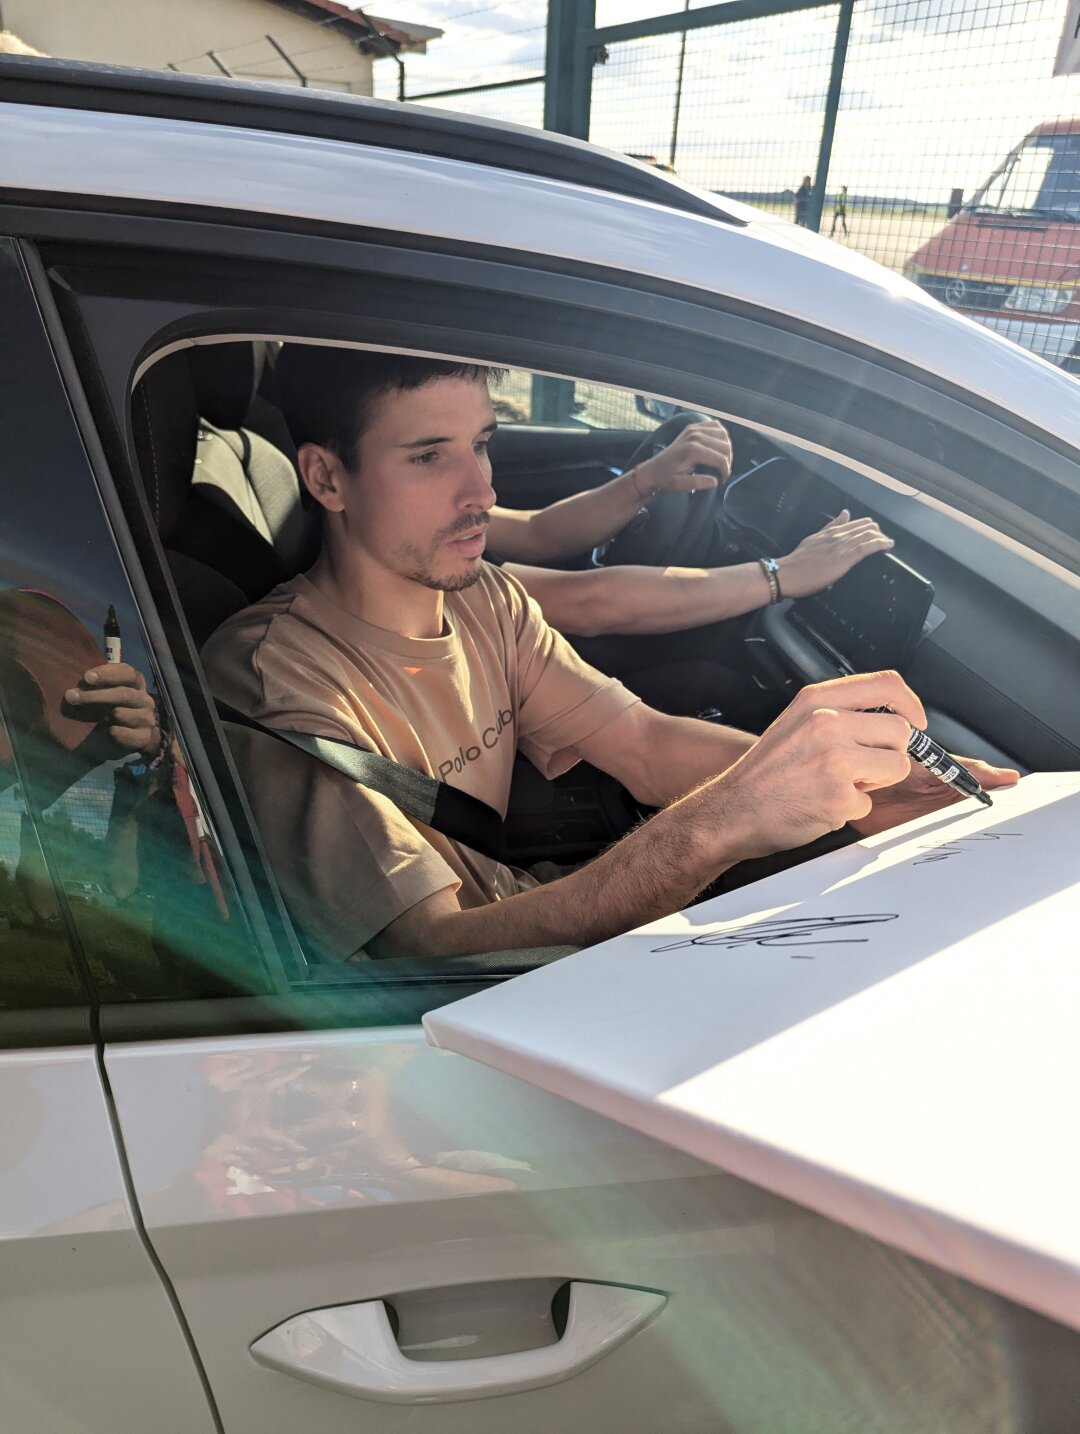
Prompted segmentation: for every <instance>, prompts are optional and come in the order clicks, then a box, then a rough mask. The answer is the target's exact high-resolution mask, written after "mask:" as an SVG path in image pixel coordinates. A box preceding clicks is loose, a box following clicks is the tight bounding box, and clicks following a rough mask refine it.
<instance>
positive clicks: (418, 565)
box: [398, 513, 490, 593]
mask: <svg viewBox="0 0 1080 1434" xmlns="http://www.w3.org/2000/svg"><path fill="white" fill-rule="evenodd" d="M489 522H490V519H489V518H488V515H487V514H486V513H484V514H481V515H479V516H477V517H468V518H467V519H465V520H464V521H462V520H460V519H459V520H458V522H456V523H451V525H450V526H449V527H448V528H442V529H440V530H439V532H437V533H436V534H435V537H434V538H433V539H432V541H431V546H430V547H429V549H428V551H427V552H426V553H424V552H421V551H420V549H419V548H418V547H416V546H414V545H413V544H412V543H406V544H405V546H404V547H403V548H400V549H399V550H398V558H399V560H400V562H401V564H402V568H401V572H402V576H403V577H406V578H408V579H409V580H410V581H411V582H414V583H419V584H420V586H421V587H425V588H431V589H432V590H433V591H434V592H441V593H460V592H464V591H465V589H466V588H471V587H472V586H473V585H474V584H475V583H478V582H479V581H480V574H481V571H482V560H481V559H480V558H470V559H467V560H466V561H467V562H469V563H470V564H471V566H470V567H468V568H466V569H465V571H464V572H459V573H439V572H437V571H436V569H435V558H436V555H437V554H438V552H439V550H440V549H441V547H442V545H443V544H444V543H445V542H446V541H447V540H448V539H450V538H454V537H456V536H457V535H458V534H459V533H467V532H469V531H470V529H472V528H486V527H487V525H488V523H489Z"/></svg>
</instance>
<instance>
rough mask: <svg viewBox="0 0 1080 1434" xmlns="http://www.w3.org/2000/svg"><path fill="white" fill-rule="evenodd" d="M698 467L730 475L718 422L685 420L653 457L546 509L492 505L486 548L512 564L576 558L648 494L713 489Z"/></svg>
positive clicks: (621, 521) (728, 457)
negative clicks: (682, 427)
mask: <svg viewBox="0 0 1080 1434" xmlns="http://www.w3.org/2000/svg"><path fill="white" fill-rule="evenodd" d="M701 467H706V468H715V469H716V470H717V472H718V473H719V474H720V481H721V482H726V481H727V479H728V478H729V477H730V475H731V439H730V438H729V437H728V432H727V429H726V428H725V427H724V425H723V424H722V423H718V422H708V423H692V424H688V425H687V427H686V428H684V429H683V431H682V432H681V433H680V434H679V436H678V437H677V438H676V439H675V440H674V441H673V442H672V443H670V444H669V445H668V446H667V448H665V449H663V450H662V452H660V453H657V454H656V455H655V456H654V457H652V458H648V459H646V460H645V461H644V462H642V463H638V464H636V465H635V467H633V468H631V469H629V470H628V471H627V472H626V473H622V474H620V475H619V477H618V478H613V479H612V480H611V482H610V483H605V484H603V485H602V487H600V488H590V489H587V490H586V491H585V492H582V493H574V494H573V495H572V496H571V497H569V498H562V499H560V501H559V502H558V503H552V504H551V505H550V507H547V508H536V509H532V510H528V511H526V510H520V511H519V510H517V509H513V508H500V507H494V508H492V509H491V513H490V517H491V526H490V528H489V530H488V546H489V547H490V549H491V551H492V552H493V553H494V554H495V556H496V557H498V558H503V559H506V560H507V561H509V562H517V563H553V562H561V561H564V560H566V559H568V558H572V557H576V556H577V555H578V554H579V553H586V552H588V551H589V550H590V548H595V547H596V545H597V544H598V543H602V542H604V541H605V540H606V539H607V538H610V537H611V536H612V534H614V533H617V532H618V531H619V530H620V529H621V528H625V527H626V525H627V523H629V521H630V519H631V518H632V517H633V516H634V514H635V513H636V512H637V510H638V509H639V508H640V507H641V505H642V504H643V503H644V502H646V500H647V499H648V498H650V497H651V496H652V494H654V493H659V492H669V493H688V492H690V491H691V490H692V489H695V488H711V487H714V486H715V484H716V481H717V480H716V479H715V478H713V477H711V476H708V475H706V474H703V473H700V472H695V470H696V469H698V468H701Z"/></svg>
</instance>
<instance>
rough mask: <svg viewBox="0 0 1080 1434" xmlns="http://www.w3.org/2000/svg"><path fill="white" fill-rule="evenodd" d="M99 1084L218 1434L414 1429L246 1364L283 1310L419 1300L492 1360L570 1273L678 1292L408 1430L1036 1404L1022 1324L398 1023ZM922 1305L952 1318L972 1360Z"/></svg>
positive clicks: (476, 1432)
mask: <svg viewBox="0 0 1080 1434" xmlns="http://www.w3.org/2000/svg"><path fill="white" fill-rule="evenodd" d="M107 1067H108V1070H109V1075H110V1080H111V1083H112V1087H113V1090H114V1092H115V1098H116V1102H117V1109H118V1114H119V1119H120V1125H121V1129H122V1131H123V1136H124V1141H125V1145H126V1148H127V1149H128V1150H129V1152H130V1155H131V1162H132V1175H133V1181H134V1186H135V1189H136V1192H137V1195H138V1199H139V1203H140V1206H141V1208H142V1210H143V1214H144V1218H145V1220H146V1226H147V1230H148V1233H149V1236H150V1238H151V1240H152V1241H153V1243H154V1246H155V1249H156V1250H157V1253H158V1255H159V1257H160V1258H161V1260H162V1263H163V1264H164V1266H165V1268H166V1270H167V1271H168V1273H169V1275H170V1277H171V1279H172V1281H173V1283H174V1284H175V1287H176V1290H177V1294H178V1296H179V1298H180V1300H181V1302H182V1304H183V1307H184V1309H185V1312H186V1314H187V1316H188V1318H189V1320H190V1322H191V1328H192V1333H193V1336H194V1338H195V1340H196V1342H197V1344H198V1347H199V1348H200V1351H201V1352H202V1354H203V1357H204V1359H205V1362H206V1368H207V1375H208V1378H209V1380H210V1383H211V1386H212V1388H213V1390H214V1393H215V1395H216V1398H217V1401H218V1405H219V1407H220V1410H221V1414H222V1419H223V1422H224V1425H225V1428H226V1430H228V1431H231V1432H232V1434H257V1431H265V1430H267V1429H275V1430H276V1429H289V1428H295V1427H297V1426H298V1425H301V1426H303V1425H308V1426H311V1427H316V1428H318V1429H319V1430H320V1431H321V1434H338V1431H342V1434H344V1431H346V1430H348V1431H353V1430H355V1429H356V1428H358V1427H362V1428H363V1429H364V1430H365V1434H380V1431H383V1430H386V1431H389V1430H398V1429H400V1428H402V1427H404V1426H403V1424H402V1419H403V1418H405V1417H406V1416H405V1413H404V1411H403V1410H402V1408H401V1405H400V1404H397V1403H391V1404H386V1403H382V1402H378V1401H376V1400H373V1399H370V1398H361V1397H357V1396H353V1395H349V1394H346V1393H342V1392H338V1391H336V1390H332V1389H328V1388H320V1387H316V1386H315V1385H313V1384H311V1383H309V1382H308V1381H307V1380H306V1379H304V1378H303V1377H291V1376H290V1375H287V1374H284V1373H281V1372H278V1371H276V1370H272V1369H267V1368H264V1367H262V1366H261V1365H260V1364H258V1363H256V1361H255V1359H254V1357H253V1356H252V1355H251V1354H250V1353H249V1346H250V1345H251V1344H252V1343H253V1342H254V1341H255V1340H256V1339H258V1338H260V1337H261V1336H262V1335H264V1334H265V1333H266V1332H267V1331H269V1330H271V1329H273V1328H275V1327H276V1326H278V1325H279V1324H281V1323H282V1322H284V1321H287V1320H290V1319H292V1318H293V1316H295V1315H298V1314H301V1313H302V1312H306V1311H308V1310H313V1309H325V1308H328V1307H332V1306H340V1305H355V1304H359V1303H363V1302H367V1301H372V1300H380V1299H384V1298H385V1299H387V1300H389V1301H390V1302H391V1303H392V1304H393V1305H394V1306H395V1308H400V1309H401V1310H403V1311H404V1310H405V1309H406V1308H407V1302H408V1298H409V1296H410V1295H411V1296H412V1297H413V1298H414V1299H416V1298H417V1297H418V1296H419V1295H422V1294H424V1293H425V1292H433V1291H436V1292H438V1293H439V1295H440V1299H439V1319H438V1325H437V1329H438V1334H439V1337H440V1347H441V1349H442V1351H443V1352H444V1357H445V1350H446V1348H447V1346H449V1347H450V1348H451V1350H452V1349H453V1347H454V1346H455V1345H456V1346H457V1347H458V1348H460V1349H461V1350H462V1352H463V1353H465V1354H467V1355H469V1356H471V1357H478V1356H485V1355H486V1356H489V1357H490V1356H492V1355H493V1354H494V1355H497V1354H498V1353H504V1352H506V1351H507V1349H514V1348H521V1347H522V1346H523V1344H525V1342H526V1341H528V1340H529V1338H530V1337H529V1335H528V1334H527V1333H526V1332H524V1328H521V1329H519V1328H513V1329H508V1328H507V1327H506V1325H507V1321H508V1320H509V1321H512V1320H513V1310H514V1301H513V1293H514V1291H515V1290H520V1291H521V1292H522V1299H521V1301H520V1303H521V1304H522V1305H523V1306H524V1304H525V1301H526V1297H527V1292H528V1289H529V1287H530V1285H534V1284H539V1285H541V1286H543V1285H544V1282H550V1283H551V1284H557V1283H561V1282H562V1281H564V1280H573V1279H576V1280H582V1281H591V1282H601V1283H608V1284H621V1285H626V1286H629V1287H630V1288H632V1289H633V1288H637V1289H650V1290H659V1291H661V1292H664V1293H667V1294H668V1296H669V1298H668V1300H667V1303H666V1305H665V1307H664V1309H663V1311H662V1312H661V1313H660V1315H659V1316H658V1317H657V1318H655V1319H654V1320H653V1321H652V1322H651V1323H650V1324H649V1325H648V1326H647V1327H646V1328H644V1329H642V1330H639V1331H638V1332H637V1333H636V1334H634V1335H633V1336H632V1337H631V1338H630V1339H629V1340H628V1341H627V1342H626V1343H625V1344H623V1345H622V1346H620V1347H619V1348H618V1349H615V1350H613V1351H612V1352H610V1353H609V1354H607V1355H606V1356H605V1357H603V1358H601V1359H600V1360H599V1361H598V1362H597V1363H595V1364H594V1365H592V1367H591V1368H588V1369H585V1370H583V1371H582V1372H581V1373H579V1374H577V1375H576V1376H575V1377H574V1378H572V1379H570V1380H567V1381H565V1382H562V1383H558V1384H555V1385H552V1386H550V1387H547V1388H543V1389H536V1390H530V1391H525V1392H521V1393H517V1394H514V1395H513V1396H505V1397H502V1398H499V1397H496V1398H485V1399H479V1400H468V1401H466V1402H463V1403H459V1402H437V1403H430V1404H427V1405H419V1404H417V1405H415V1406H414V1407H413V1408H412V1410H411V1411H410V1412H409V1414H408V1420H409V1422H408V1427H409V1428H410V1429H415V1430H418V1431H420V1430H431V1431H438V1434H504V1431H505V1430H506V1429H507V1428H513V1429H514V1430H515V1432H516V1431H529V1434H532V1431H536V1434H540V1431H542V1430H545V1429H550V1428H552V1427H557V1428H559V1429H561V1430H564V1431H567V1434H587V1431H591V1430H593V1429H594V1428H595V1427H596V1424H597V1421H598V1420H599V1421H600V1422H602V1423H606V1424H608V1425H610V1426H611V1427H618V1429H619V1430H620V1431H625V1434H655V1431H656V1430H658V1429H664V1430H673V1431H674V1430H683V1429H686V1430H704V1429H708V1430H709V1431H710V1434H711V1431H727V1430H747V1431H749V1430H761V1431H764V1430H769V1431H770V1434H773V1431H778V1430H783V1429H791V1430H792V1431H793V1434H794V1431H795V1430H804V1429H810V1428H814V1429H830V1430H831V1429H838V1428H846V1427H852V1428H865V1427H874V1426H875V1423H876V1425H877V1427H881V1428H883V1429H894V1428H895V1429H903V1430H905V1431H912V1430H926V1431H927V1434H929V1431H930V1430H931V1429H934V1428H940V1427H942V1425H943V1423H947V1425H948V1427H949V1428H950V1429H951V1430H965V1429H966V1430H970V1431H971V1434H976V1431H979V1434H982V1431H985V1430H986V1429H988V1428H1002V1429H1013V1428H1017V1427H1019V1426H1017V1425H1015V1424H1013V1422H1012V1419H1013V1415H1012V1413H1011V1410H1012V1406H1013V1404H1014V1403H1015V1402H1016V1401H1017V1400H1022V1399H1023V1398H1026V1395H1024V1394H1022V1393H1021V1391H1020V1390H1019V1388H1018V1387H1013V1386H1012V1385H1011V1383H1010V1379H1011V1378H1012V1377H1013V1376H1016V1377H1017V1379H1018V1375H1017V1372H1016V1371H1015V1370H1013V1371H1009V1373H1006V1369H1007V1366H1005V1365H1002V1364H1001V1359H1000V1354H1001V1350H1002V1349H1003V1348H1005V1347H1007V1346H1008V1345H1009V1344H1010V1342H1011V1341H1013V1340H1014V1338H1015V1336H1016V1330H1017V1329H1019V1328H1026V1327H1027V1323H1026V1322H1027V1321H1028V1319H1029V1317H1028V1316H1027V1315H1026V1314H1025V1313H1024V1312H1023V1311H1017V1310H1014V1309H1011V1308H1009V1307H1007V1306H1005V1305H1003V1304H1002V1303H1001V1302H1000V1301H998V1300H997V1299H996V1298H995V1297H994V1296H991V1295H988V1294H986V1293H985V1292H982V1291H978V1290H975V1289H973V1288H972V1287H971V1286H968V1285H966V1284H964V1282H962V1281H953V1280H950V1279H949V1277H947V1276H942V1275H940V1274H938V1273H932V1272H929V1271H927V1270H926V1269H925V1267H922V1266H920V1265H919V1264H918V1262H913V1261H909V1260H907V1259H906V1258H905V1257H904V1256H901V1255H897V1254H895V1253H894V1252H889V1251H885V1250H884V1248H883V1247H880V1246H877V1245H876V1244H875V1243H874V1242H872V1241H866V1240H864V1239H862V1237H859V1236H857V1235H854V1234H852V1233H851V1232H849V1231H843V1230H840V1229H838V1228H837V1227H834V1226H830V1225H829V1223H828V1222H826V1221H823V1220H820V1219H819V1218H818V1217H816V1216H813V1215H811V1214H809V1213H808V1212H806V1211H804V1210H802V1209H800V1208H799V1207H798V1206H796V1205H792V1204H789V1203H787V1202H785V1201H783V1200H778V1199H776V1198H775V1197H773V1196H770V1195H768V1194H767V1193H765V1192H764V1191H761V1190H758V1189H755V1188H754V1187H753V1186H750V1185H746V1184H744V1183H743V1182H741V1181H739V1180H737V1179H734V1178H733V1177H731V1176H728V1175H724V1174H721V1173H718V1172H716V1171H713V1170H710V1169H709V1168H708V1167H707V1166H704V1165H701V1164H699V1163H698V1162H697V1161H695V1160H693V1159H691V1158H690V1157H687V1156H685V1155H681V1154H679V1153H677V1152H674V1151H672V1150H670V1149H669V1148H668V1147H666V1146H664V1145H662V1144H660V1143H656V1142H653V1141H651V1140H649V1139H647V1138H645V1137H642V1136H639V1135H637V1134H635V1133H634V1132H631V1131H628V1130H625V1129H624V1128H623V1127H621V1126H619V1125H616V1124H615V1123H613V1122H609V1121H607V1120H605V1119H603V1118H601V1117H599V1116H595V1115H593V1114H591V1113H589V1112H585V1111H581V1110H578V1109H576V1108H575V1107H573V1106H570V1105H569V1104H567V1103H566V1102H564V1101H562V1100H560V1099H558V1098H556V1097H553V1096H549V1095H547V1094H545V1093H544V1092H541V1091H536V1090H533V1089H531V1088H530V1087H528V1086H527V1085H525V1084H524V1083H523V1082H519V1081H516V1080H513V1079H511V1078H509V1077H506V1076H502V1075H500V1074H498V1073H496V1072H493V1071H490V1070H488V1069H486V1068H484V1067H483V1066H481V1065H479V1064H477V1063H474V1062H472V1061H467V1060H465V1059H463V1058H461V1057H458V1056H454V1055H451V1054H449V1053H447V1052H443V1051H435V1050H432V1049H431V1048H429V1047H427V1046H426V1045H425V1044H424V1042H423V1038H422V1036H421V1034H420V1032H419V1031H418V1030H416V1029H415V1028H401V1029H398V1030H394V1029H389V1028H388V1029H386V1030H382V1031H378V1032H336V1033H335V1032H326V1033H323V1034H319V1035H315V1034H308V1033H304V1034H296V1035H281V1036H277V1037H260V1036H253V1037H244V1038H236V1039H216V1040H202V1041H194V1040H193V1041H171V1042H170V1041H165V1042H155V1043H138V1044H132V1045H125V1046H115V1047H113V1048H111V1049H110V1050H109V1052H108V1055H107ZM491 1287H495V1288H497V1289H499V1290H501V1291H502V1292H503V1299H502V1305H501V1308H502V1315H503V1324H502V1325H501V1326H500V1328H499V1329H498V1330H494V1331H493V1330H492V1329H491V1328H490V1327H486V1328H485V1327H483V1319H482V1309H483V1306H484V1304H485V1303H486V1302H487V1301H488V1300H489V1299H490V1291H491ZM928 1308H930V1309H936V1310H937V1311H938V1312H939V1314H940V1315H942V1316H944V1313H945V1311H946V1310H949V1311H951V1314H950V1316H949V1317H950V1318H952V1317H958V1318H961V1319H963V1320H964V1321H966V1322H967V1323H968V1326H969V1328H970V1329H971V1331H972V1334H971V1337H970V1339H969V1340H968V1341H967V1342H966V1344H965V1345H964V1347H963V1348H960V1347H957V1346H954V1347H949V1346H948V1345H947V1344H943V1342H942V1341H941V1339H940V1338H939V1336H938V1334H937V1332H936V1329H935V1327H934V1321H933V1320H930V1321H928V1320H927V1319H926V1312H927V1309H928ZM1030 1318H1031V1319H1034V1318H1035V1317H1030ZM523 1319H524V1317H523V1316H522V1320H523ZM470 1321H471V1323H470ZM309 1332H310V1331H309ZM429 1332H430V1331H429ZM419 1333H420V1334H421V1335H422V1334H423V1333H424V1329H423V1328H421V1330H420V1331H419ZM493 1345H494V1346H495V1348H493ZM898 1348H902V1350H903V1353H902V1354H898V1353H897V1350H898ZM855 1349H858V1350H859V1351H860V1355H859V1359H858V1365H859V1367H858V1369H856V1368H855V1367H854V1365H853V1363H852V1351H853V1350H855ZM781 1350H782V1351H783V1354H782V1356H781V1354H780V1351H781ZM438 1352H439V1351H437V1350H432V1351H431V1354H436V1353H438ZM298 1353H299V1351H298ZM429 1357H430V1355H429ZM898 1361H899V1367H900V1369H902V1373H899V1377H898ZM778 1362H779V1363H781V1364H782V1367H783V1376H782V1377H781V1378H779V1379H778V1377H777V1372H778ZM794 1386H798V1387H799V1389H800V1395H799V1398H798V1400H797V1401H795V1402H792V1398H791V1395H792V1389H793V1387H794ZM961 1411H963V1413H961ZM1007 1411H1009V1412H1007Z"/></svg>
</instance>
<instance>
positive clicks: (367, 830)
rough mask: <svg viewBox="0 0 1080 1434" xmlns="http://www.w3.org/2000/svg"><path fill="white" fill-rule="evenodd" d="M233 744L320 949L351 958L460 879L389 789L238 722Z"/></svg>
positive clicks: (267, 837) (276, 865)
mask: <svg viewBox="0 0 1080 1434" xmlns="http://www.w3.org/2000/svg"><path fill="white" fill-rule="evenodd" d="M229 745H230V747H231V749H232V751H233V754H234V756H235V758H236V762H237V766H238V767H239V769H240V774H241V776H242V778H243V781H244V789H245V791H246V793H247V796H248V801H249V803H250V805H251V808H252V814H253V815H254V817H255V822H256V825H257V827H258V829H259V835H260V837H261V838H262V842H263V845H264V846H265V848H266V852H267V855H268V857H269V858H270V863H271V866H272V867H273V870H274V875H275V877H276V878H277V881H278V884H279V886H280V887H281V893H282V895H283V896H284V898H285V901H286V904H287V905H288V907H289V910H290V912H291V914H292V916H293V918H294V920H295V921H296V922H297V924H298V925H299V926H300V928H301V929H302V930H303V932H304V934H305V936H306V937H307V938H308V940H309V941H310V942H311V943H312V945H313V946H314V947H315V949H316V950H318V951H319V952H321V953H322V954H324V955H326V956H330V957H334V958H337V959H342V960H347V959H348V958H349V957H351V956H354V955H356V954H362V952H363V948H364V947H365V946H366V945H367V943H368V942H369V941H371V939H372V937H374V936H377V935H378V933H379V932H380V931H384V930H385V929H386V927H387V926H389V925H390V924H391V923H392V922H394V921H396V920H397V918H398V917H399V916H402V915H403V914H404V913H405V912H406V911H408V910H410V908H412V907H413V906H415V905H417V904H418V903H419V902H421V901H423V900H425V899H426V898H427V897H429V896H433V895H434V894H435V892H437V891H444V890H446V889H447V888H448V887H449V888H452V889H453V890H455V891H456V890H457V889H458V887H459V886H460V885H461V882H460V879H459V878H458V876H457V875H456V873H455V872H454V871H453V869H452V868H451V867H450V866H449V864H448V863H447V862H446V861H445V860H444V858H443V857H442V856H441V855H440V854H439V853H438V852H437V851H436V850H435V848H434V847H433V846H432V845H431V844H430V843H429V842H428V841H426V840H425V839H424V837H423V836H422V835H421V833H420V832H419V831H418V830H417V828H416V827H414V826H413V824H412V823H411V822H410V821H409V820H408V819H407V818H406V817H404V816H403V815H402V814H401V812H400V811H399V810H398V808H397V807H396V806H395V805H394V804H393V802H391V801H390V800H389V799H388V798H386V797H384V796H381V795H380V794H379V793H378V792H372V791H369V790H367V789H365V788H363V787H360V786H358V785H357V784H356V783H355V782H353V781H351V780H350V779H349V778H348V777H346V776H344V775H343V774H342V773H340V772H335V771H333V770H331V769H329V768H327V767H326V766H325V765H324V764H323V763H321V762H319V761H318V760H317V759H316V758H314V757H310V756H308V755H307V754H306V753H304V752H301V751H299V750H298V749H294V748H290V747H286V746H285V744H284V743H282V742H279V741H278V740H277V738H275V737H270V736H268V735H266V734H265V733H259V732H252V731H251V730H250V729H249V728H243V727H231V728H230V729H229Z"/></svg>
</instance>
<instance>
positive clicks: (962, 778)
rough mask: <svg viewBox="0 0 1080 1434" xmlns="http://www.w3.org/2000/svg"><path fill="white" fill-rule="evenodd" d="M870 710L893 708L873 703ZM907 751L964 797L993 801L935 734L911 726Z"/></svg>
mask: <svg viewBox="0 0 1080 1434" xmlns="http://www.w3.org/2000/svg"><path fill="white" fill-rule="evenodd" d="M867 710H868V711H870V712H889V713H891V712H892V710H893V709H892V708H891V707H870V708H868V709H867ZM907 753H908V756H909V757H910V758H911V760H912V761H913V762H918V764H919V766H920V767H925V768H926V770H927V771H928V772H933V774H934V776H935V777H938V778H939V779H940V780H941V781H943V782H944V783H945V785H946V786H947V787H952V789H953V791H954V792H959V793H960V794H961V795H962V796H965V797H974V798H975V800H976V801H977V802H982V804H983V806H984V807H992V806H993V805H994V803H993V802H992V801H991V799H990V797H989V796H988V795H987V793H986V792H984V791H983V789H982V787H981V786H980V785H979V783H978V782H977V781H976V780H975V778H974V777H973V776H972V775H971V773H970V772H969V771H968V769H967V768H966V767H962V766H961V765H960V763H959V762H958V761H957V760H956V758H955V757H953V756H950V754H949V753H948V752H946V750H945V748H944V747H943V746H942V745H941V744H940V742H935V741H934V739H933V737H928V736H927V734H926V733H925V732H923V731H922V730H921V729H920V728H918V727H912V729H911V737H910V738H909V739H908V744H907Z"/></svg>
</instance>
